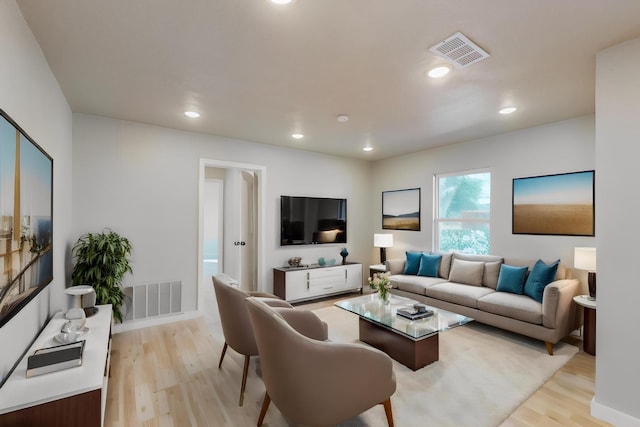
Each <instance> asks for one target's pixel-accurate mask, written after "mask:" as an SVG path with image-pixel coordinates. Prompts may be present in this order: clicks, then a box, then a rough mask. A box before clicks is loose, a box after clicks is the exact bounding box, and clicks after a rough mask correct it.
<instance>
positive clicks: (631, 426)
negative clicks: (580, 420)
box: [591, 397, 640, 427]
mask: <svg viewBox="0 0 640 427" xmlns="http://www.w3.org/2000/svg"><path fill="white" fill-rule="evenodd" d="M591 416H593V417H596V418H600V419H601V420H603V421H606V422H608V423H611V424H613V425H614V426H625V427H640V419H638V418H634V417H632V416H631V415H628V414H625V413H624V412H620V411H618V410H617V409H613V408H610V407H609V406H605V405H603V404H601V403H598V402H597V401H596V398H595V397H594V398H593V399H591Z"/></svg>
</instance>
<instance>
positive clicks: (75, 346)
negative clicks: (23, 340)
mask: <svg viewBox="0 0 640 427" xmlns="http://www.w3.org/2000/svg"><path fill="white" fill-rule="evenodd" d="M84 343H85V342H84V341H79V342H77V343H70V344H63V345H59V346H55V347H46V348H41V349H38V350H36V351H35V352H34V353H33V355H32V356H29V358H28V359H27V378H30V377H33V376H36V375H42V374H46V373H49V372H54V371H60V370H62V369H68V368H73V367H76V366H80V365H82V352H83V350H84Z"/></svg>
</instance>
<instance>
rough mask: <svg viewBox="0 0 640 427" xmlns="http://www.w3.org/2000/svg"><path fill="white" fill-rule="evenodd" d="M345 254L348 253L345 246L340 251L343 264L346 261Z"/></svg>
mask: <svg viewBox="0 0 640 427" xmlns="http://www.w3.org/2000/svg"><path fill="white" fill-rule="evenodd" d="M347 255H349V251H347V248H342V250H341V251H340V256H341V257H342V263H343V264H346V263H347Z"/></svg>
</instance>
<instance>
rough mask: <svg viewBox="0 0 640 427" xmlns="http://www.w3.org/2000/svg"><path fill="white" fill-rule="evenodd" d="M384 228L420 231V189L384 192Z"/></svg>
mask: <svg viewBox="0 0 640 427" xmlns="http://www.w3.org/2000/svg"><path fill="white" fill-rule="evenodd" d="M382 228H383V229H384V230H411V231H420V189H419V188H409V189H407V190H394V191H383V192H382Z"/></svg>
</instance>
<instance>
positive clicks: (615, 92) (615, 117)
mask: <svg viewBox="0 0 640 427" xmlns="http://www.w3.org/2000/svg"><path fill="white" fill-rule="evenodd" d="M596 67H597V68H596V158H597V161H596V166H597V170H598V175H597V179H596V188H597V194H598V203H597V215H596V226H597V229H598V235H597V241H598V260H597V262H598V311H597V342H596V344H597V349H596V354H597V358H596V395H595V398H594V401H593V404H592V412H593V413H594V415H595V416H597V417H600V418H603V419H605V420H607V421H609V422H611V423H613V424H615V425H620V426H640V406H638V384H640V369H639V368H638V361H639V360H640V339H638V325H637V323H638V322H637V313H638V301H640V284H639V283H638V271H637V265H638V258H639V256H640V251H639V250H638V241H637V240H636V238H638V237H640V221H639V219H638V218H639V216H638V213H639V212H640V197H639V191H638V177H637V176H635V175H634V174H635V172H634V171H638V154H637V153H638V144H639V142H640V127H639V126H638V117H639V116H640V85H639V84H638V76H639V75H640V39H636V40H632V41H630V42H627V43H624V44H621V45H618V46H615V47H612V48H609V49H607V50H604V51H602V52H600V53H599V54H598V56H597V66H596Z"/></svg>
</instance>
